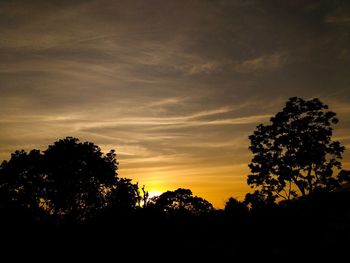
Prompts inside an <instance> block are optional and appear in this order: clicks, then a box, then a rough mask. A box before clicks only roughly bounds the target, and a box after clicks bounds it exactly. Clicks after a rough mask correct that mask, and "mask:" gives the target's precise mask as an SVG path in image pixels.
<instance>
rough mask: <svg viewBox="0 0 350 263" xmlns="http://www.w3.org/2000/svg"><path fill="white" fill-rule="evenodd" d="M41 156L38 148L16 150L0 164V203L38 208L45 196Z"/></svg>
mask: <svg viewBox="0 0 350 263" xmlns="http://www.w3.org/2000/svg"><path fill="white" fill-rule="evenodd" d="M42 164H43V156H42V155H41V154H40V151H38V150H32V151H30V152H29V153H26V152H25V151H23V150H22V151H16V152H14V153H12V154H11V159H10V160H9V161H3V162H2V164H1V165H0V204H1V205H2V206H18V207H22V208H26V209H31V210H35V209H38V208H39V207H40V206H41V205H42V203H43V200H44V197H45V187H44V185H43V182H44V180H45V179H46V177H47V176H46V175H45V174H44V173H43V171H42Z"/></svg>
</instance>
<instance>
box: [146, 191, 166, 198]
mask: <svg viewBox="0 0 350 263" xmlns="http://www.w3.org/2000/svg"><path fill="white" fill-rule="evenodd" d="M162 193H164V191H159V190H150V191H148V195H149V198H152V197H155V196H159V195H161V194H162Z"/></svg>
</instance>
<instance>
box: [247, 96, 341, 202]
mask: <svg viewBox="0 0 350 263" xmlns="http://www.w3.org/2000/svg"><path fill="white" fill-rule="evenodd" d="M336 123H338V119H337V118H336V114H335V113H334V112H332V111H328V106H327V105H325V104H323V103H322V102H321V101H319V100H318V99H312V100H308V101H305V100H303V99H301V98H297V97H293V98H290V99H289V100H288V101H287V103H286V106H285V107H284V108H283V110H282V111H281V112H279V113H277V114H276V115H275V116H274V117H272V118H271V124H269V125H263V124H260V125H258V126H257V128H256V130H255V131H254V134H253V135H251V136H249V139H250V142H251V146H250V148H249V149H250V150H251V151H252V152H253V154H254V157H253V159H252V162H251V163H250V164H249V167H250V169H251V174H250V175H249V176H248V180H247V182H248V185H250V186H251V187H252V188H253V187H257V188H258V189H259V190H257V191H255V193H254V194H249V195H248V196H247V197H248V199H249V201H250V202H255V203H257V202H258V200H260V201H261V200H265V201H267V200H268V201H269V202H271V201H274V200H275V199H276V198H282V199H287V200H289V199H291V198H294V197H296V196H298V195H302V196H305V195H307V194H310V193H313V192H315V191H331V190H333V189H335V188H336V187H338V186H339V184H340V182H341V178H340V177H339V174H336V171H337V170H338V171H340V170H341V162H340V159H341V158H342V153H343V151H344V147H342V146H341V145H340V143H339V142H338V141H332V140H331V137H332V127H331V125H332V124H336Z"/></svg>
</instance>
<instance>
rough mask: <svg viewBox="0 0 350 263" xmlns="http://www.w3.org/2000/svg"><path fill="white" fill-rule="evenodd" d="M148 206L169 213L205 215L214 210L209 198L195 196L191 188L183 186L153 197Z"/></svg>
mask: <svg viewBox="0 0 350 263" xmlns="http://www.w3.org/2000/svg"><path fill="white" fill-rule="evenodd" d="M147 206H148V209H150V208H151V209H155V210H158V211H161V212H164V213H166V214H168V215H173V214H178V215H179V214H191V215H203V214H205V213H208V212H210V211H212V210H213V206H212V204H210V203H209V202H208V201H207V200H205V199H203V198H201V197H197V196H193V195H192V191H191V190H189V189H182V188H179V189H177V190H175V191H167V192H165V193H163V194H161V195H160V196H156V197H153V198H151V199H150V201H149V203H148V204H147Z"/></svg>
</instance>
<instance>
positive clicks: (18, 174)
mask: <svg viewBox="0 0 350 263" xmlns="http://www.w3.org/2000/svg"><path fill="white" fill-rule="evenodd" d="M117 169H118V162H117V159H116V154H115V152H114V150H111V151H110V152H109V153H107V154H103V153H102V152H101V149H100V148H99V147H98V146H96V145H95V144H93V143H91V142H80V141H79V140H78V139H77V138H72V137H67V138H65V139H62V140H58V141H57V142H55V143H54V144H53V145H50V146H49V147H48V149H47V150H45V151H44V152H42V153H41V152H40V151H39V150H32V151H30V152H29V153H26V152H25V151H23V150H22V151H16V152H15V153H13V154H12V155H11V159H10V160H9V161H4V162H3V163H2V164H1V166H0V194H1V195H0V196H1V199H2V200H1V202H2V203H6V204H8V205H11V204H16V205H20V206H22V207H26V208H29V209H31V210H38V211H39V210H41V211H45V212H46V213H47V214H49V215H50V216H51V217H52V218H55V220H59V221H62V220H63V221H68V222H77V221H78V222H81V221H84V220H86V219H87V218H89V217H90V216H91V215H94V214H96V213H97V212H98V211H99V210H101V209H103V208H105V207H106V206H108V205H109V204H111V203H114V204H115V206H117V205H116V204H119V205H120V202H121V201H120V200H122V203H123V205H124V206H125V205H127V206H130V207H134V206H135V204H136V203H137V199H138V197H137V189H135V188H137V185H134V184H132V183H131V182H130V180H128V179H122V178H118V177H117V175H118V174H117Z"/></svg>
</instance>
